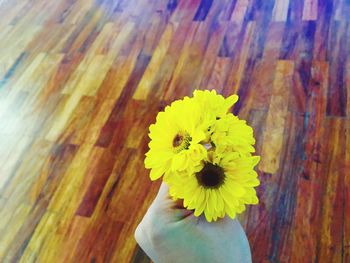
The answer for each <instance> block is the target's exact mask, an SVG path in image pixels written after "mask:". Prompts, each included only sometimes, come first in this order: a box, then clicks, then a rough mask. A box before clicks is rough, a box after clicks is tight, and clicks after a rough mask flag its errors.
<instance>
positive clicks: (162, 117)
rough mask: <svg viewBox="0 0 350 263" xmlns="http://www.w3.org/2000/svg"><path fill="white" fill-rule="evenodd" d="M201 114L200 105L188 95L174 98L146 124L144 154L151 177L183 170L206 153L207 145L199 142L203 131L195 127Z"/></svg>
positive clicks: (197, 125) (201, 139) (203, 134)
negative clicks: (146, 149)
mask: <svg viewBox="0 0 350 263" xmlns="http://www.w3.org/2000/svg"><path fill="white" fill-rule="evenodd" d="M201 115H202V110H201V109H200V107H199V105H198V104H197V103H195V102H194V101H193V100H191V99H190V98H188V97H185V98H184V99H183V100H177V101H174V102H173V103H172V104H171V105H170V106H167V107H166V108H165V110H164V112H159V113H158V115H157V117H156V123H155V124H152V125H150V127H149V130H150V133H149V137H150V138H151V142H150V143H149V144H148V146H149V148H150V150H149V151H148V152H147V153H146V158H145V167H146V168H148V169H151V172H150V177H151V179H152V180H156V179H158V178H160V177H161V176H162V175H163V174H165V176H166V175H167V172H169V171H181V170H184V169H186V168H187V167H188V166H189V165H193V164H196V163H198V162H200V161H201V160H202V159H203V158H204V157H205V155H206V149H205V147H204V146H203V145H202V144H200V142H201V141H203V140H204V139H205V133H204V131H203V130H202V129H200V128H198V127H199V126H200V124H201V118H202V117H201Z"/></svg>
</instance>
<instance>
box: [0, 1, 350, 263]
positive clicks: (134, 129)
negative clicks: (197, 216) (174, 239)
mask: <svg viewBox="0 0 350 263" xmlns="http://www.w3.org/2000/svg"><path fill="white" fill-rule="evenodd" d="M349 22H350V1H348V0H334V1H331V0H275V1H274V0H216V1H211V0H180V1H176V0H95V1H91V0H56V1H46V0H0V262H25V263H28V262H42V263H55V262H65V263H66V262H72V263H73V262H74V263H76V262H121V263H124V262H149V260H147V258H146V256H145V255H144V254H143V253H142V251H141V250H140V249H139V248H138V247H137V246H136V242H135V240H134V237H133V233H134V230H135V227H136V225H137V224H138V222H139V221H140V220H141V218H142V216H143V215H144V213H145V211H146V209H147V208H148V206H149V204H150V202H151V201H152V200H153V198H154V196H155V193H156V192H157V191H158V187H159V184H160V182H153V183H152V182H151V181H150V180H149V177H148V174H149V171H148V170H146V169H145V168H144V164H143V160H144V154H145V152H146V151H147V150H148V146H147V144H148V140H149V138H148V137H147V133H148V126H149V125H150V124H151V123H153V122H154V121H155V116H156V114H157V113H158V111H160V110H162V109H163V108H164V107H165V105H167V104H168V103H170V102H171V101H172V100H174V99H177V98H181V97H183V96H184V95H191V94H192V91H193V90H194V89H195V88H198V87H200V88H201V89H216V90H217V91H218V92H219V93H222V94H223V95H225V96H227V95H230V94H232V93H238V95H239V96H240V100H239V103H237V104H236V105H235V107H234V109H233V112H234V113H235V114H238V115H239V116H240V117H241V118H244V119H247V120H248V123H249V124H250V125H252V126H253V127H254V131H255V136H256V138H257V144H256V147H257V154H259V155H261V156H262V161H261V163H260V164H259V166H258V169H257V170H258V173H259V176H260V180H261V185H260V186H259V187H257V193H258V196H259V198H260V204H259V205H257V206H251V207H249V208H248V210H247V211H246V212H245V213H244V214H243V215H241V216H240V217H239V219H240V220H241V223H242V225H243V226H244V228H245V230H246V232H247V235H248V238H249V242H250V245H251V250H252V255H253V261H254V262H296V263H299V262H344V263H347V262H350V25H349Z"/></svg>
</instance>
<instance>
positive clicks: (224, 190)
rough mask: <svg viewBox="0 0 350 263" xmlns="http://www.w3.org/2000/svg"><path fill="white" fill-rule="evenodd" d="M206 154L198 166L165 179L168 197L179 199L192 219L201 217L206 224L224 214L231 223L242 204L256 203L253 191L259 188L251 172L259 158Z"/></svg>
mask: <svg viewBox="0 0 350 263" xmlns="http://www.w3.org/2000/svg"><path fill="white" fill-rule="evenodd" d="M209 152H211V153H212V154H208V157H207V158H204V159H203V161H202V162H201V163H200V164H199V165H197V166H193V167H191V168H189V170H188V171H182V172H179V173H178V174H176V175H175V174H174V175H173V176H169V177H168V178H167V183H168V185H169V189H171V191H170V192H169V194H170V195H171V196H172V198H173V199H176V198H178V199H183V200H184V206H185V207H186V208H187V209H190V210H191V209H194V215H195V216H199V215H201V214H202V213H204V215H205V218H206V219H207V221H208V222H211V221H216V220H217V219H218V218H222V217H224V216H225V215H226V214H227V215H228V216H229V217H231V218H232V219H233V218H235V216H236V214H238V213H241V212H243V211H244V210H245V205H246V204H257V203H258V202H259V200H258V198H257V196H256V192H255V189H254V188H253V187H255V186H258V185H259V184H260V181H259V180H258V179H257V173H256V172H255V171H254V166H255V165H256V164H257V163H258V162H259V160H260V157H259V156H250V155H245V154H240V153H238V152H220V151H219V150H217V149H210V150H209Z"/></svg>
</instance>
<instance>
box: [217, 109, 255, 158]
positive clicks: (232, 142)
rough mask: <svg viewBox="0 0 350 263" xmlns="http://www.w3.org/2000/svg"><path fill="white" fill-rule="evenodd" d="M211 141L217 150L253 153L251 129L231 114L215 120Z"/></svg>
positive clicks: (243, 121)
mask: <svg viewBox="0 0 350 263" xmlns="http://www.w3.org/2000/svg"><path fill="white" fill-rule="evenodd" d="M211 141H212V142H213V143H214V145H216V146H217V147H218V148H224V149H226V150H227V151H238V152H242V153H251V152H255V149H254V147H253V145H254V144H255V139H254V136H253V129H252V127H250V126H249V125H247V124H246V121H245V120H240V119H239V118H238V117H237V116H234V115H233V114H232V113H228V114H226V115H225V116H223V117H222V118H221V119H220V120H217V121H216V123H215V127H214V129H213V134H212V135H211Z"/></svg>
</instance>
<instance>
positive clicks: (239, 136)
mask: <svg viewBox="0 0 350 263" xmlns="http://www.w3.org/2000/svg"><path fill="white" fill-rule="evenodd" d="M237 100H238V96H237V95H231V96H229V97H228V98H224V97H223V96H222V95H220V94H217V93H216V91H215V90H211V91H208V90H204V91H202V90H195V91H194V92H193V97H192V98H189V97H187V96H186V97H184V98H183V99H182V100H176V101H174V102H172V103H171V105H170V106H166V107H165V109H164V111H161V112H159V113H158V115H157V117H156V123H154V124H151V125H150V127H149V131H150V132H149V137H150V138H151V141H150V143H149V144H148V146H149V148H150V149H149V151H148V152H147V153H146V158H145V167H146V168H148V169H151V171H150V178H151V180H156V179H158V178H160V177H162V176H163V180H164V182H165V183H166V184H167V185H168V186H169V195H170V196H171V198H172V199H173V200H177V199H183V204H184V206H185V208H187V209H189V210H194V215H195V216H200V215H201V214H202V213H204V215H205V218H206V219H207V221H208V222H211V221H216V220H217V219H218V218H222V217H224V216H225V215H226V214H227V215H228V216H229V217H231V218H232V219H233V218H235V216H236V214H238V213H242V212H243V211H244V210H245V205H246V204H258V202H259V200H258V198H257V196H256V192H255V189H254V187H256V186H258V185H259V184H260V181H259V180H258V178H257V173H256V172H255V171H254V166H256V165H257V163H258V162H259V160H260V156H253V155H252V153H254V152H255V148H254V147H253V145H254V144H255V139H254V136H253V129H252V128H251V127H250V126H248V125H247V124H246V121H244V120H240V119H239V118H238V117H237V116H235V115H233V114H232V113H230V112H229V110H230V108H231V107H232V106H233V105H234V104H235V103H236V102H237Z"/></svg>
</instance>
